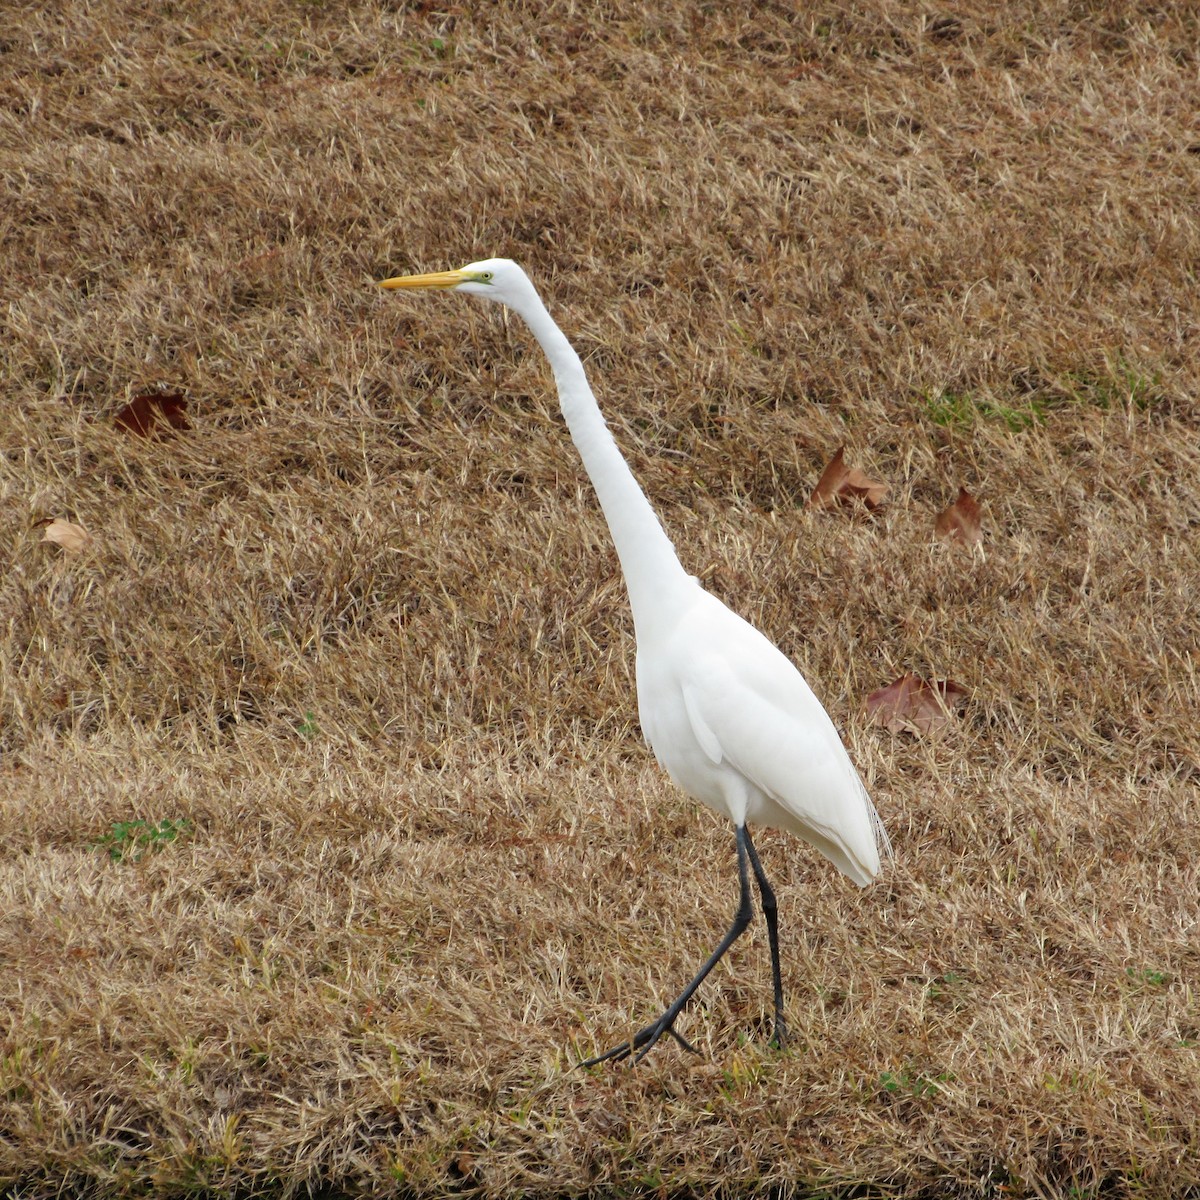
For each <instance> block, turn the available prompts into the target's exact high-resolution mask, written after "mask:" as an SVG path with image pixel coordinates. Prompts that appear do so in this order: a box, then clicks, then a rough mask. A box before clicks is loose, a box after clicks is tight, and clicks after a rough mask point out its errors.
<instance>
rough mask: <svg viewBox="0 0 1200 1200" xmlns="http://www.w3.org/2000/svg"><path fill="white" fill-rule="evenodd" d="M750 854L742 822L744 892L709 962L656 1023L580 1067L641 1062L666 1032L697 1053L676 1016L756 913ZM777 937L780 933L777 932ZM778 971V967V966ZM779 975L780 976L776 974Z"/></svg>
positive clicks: (739, 836)
mask: <svg viewBox="0 0 1200 1200" xmlns="http://www.w3.org/2000/svg"><path fill="white" fill-rule="evenodd" d="M748 857H752V858H753V861H754V862H755V863H757V861H758V856H757V855H755V854H754V848H753V846H751V845H750V835H749V834H748V833H747V832H746V827H745V826H744V825H739V826H738V828H737V861H738V881H739V884H740V886H741V894H740V896H739V898H738V909H737V913H736V914H735V915H734V918H733V924H732V925H730V926H729V931H728V932H727V933H726V934H725V936H724V937H723V938H722V939H721V944H720V945H719V946H718V947H717V948H716V949H715V950H714V951H713V952H712V954H711V955H710V956H709V958H708V961H707V962H706V963H705V964H704V966H702V967H701V968H700V970H699V971H698V972H697V973H696V977H695V978H694V979H693V980H692V981H691V983H689V984H688V985H687V987H685V988H684V989H683V991H682V992H680V993H679V996H678V998H677V999H676V1000H675V1002H674V1003H673V1004H672V1005H671V1006H670V1007H669V1008H668V1009H667V1010H666V1012H664V1013H663V1015H662V1016H661V1017H659V1018H658V1020H657V1021H655V1022H654V1024H653V1025H647V1026H646V1028H645V1029H639V1030H638V1032H637V1033H635V1034H634V1035H633V1037H632V1038H630V1039H629V1041H627V1042H622V1043H621V1044H620V1045H619V1046H614V1047H613V1048H612V1049H611V1050H608V1051H606V1052H605V1053H604V1054H598V1055H596V1057H595V1058H589V1059H587V1060H586V1061H585V1062H581V1063H580V1064H579V1065H580V1066H581V1067H594V1066H595V1065H596V1064H597V1063H602V1062H607V1061H608V1060H609V1059H610V1058H611V1059H615V1060H616V1061H617V1062H620V1061H621V1060H622V1059H625V1058H628V1057H629V1056H630V1055H633V1061H634V1062H641V1060H642V1059H643V1058H645V1057H646V1055H647V1054H649V1053H650V1051H651V1050H652V1049H653V1048H654V1045H655V1043H656V1042H657V1041H658V1039H659V1038H660V1037H662V1035H663V1034H664V1033H669V1034H670V1035H671V1036H672V1037H673V1038H674V1039H675V1040H676V1041H677V1042H678V1043H679V1044H680V1045H681V1046H683V1047H684V1049H686V1050H691V1051H692V1052H693V1053H695V1047H693V1046H692V1045H690V1044H689V1043H688V1042H687V1041H686V1040H685V1039H684V1038H682V1037H681V1036H680V1035H679V1034H678V1033H676V1032H675V1018H676V1017H678V1016H679V1014H680V1013H681V1012H682V1011H683V1006H684V1005H685V1004H687V1002H688V1001H689V1000H690V999H691V998H692V995H693V993H694V992H695V991H696V989H697V988H698V987H699V986H700V985H701V984H702V983H703V982H704V980H705V977H706V976H707V975H708V973H709V971H711V970H712V969H713V967H715V966H716V965H717V963H719V962H720V961H721V957H722V956H723V955H724V953H725V951H726V950H728V949H729V947H730V946H732V945H733V943H734V942H736V941H737V939H738V938H739V937H741V935H742V934H743V933H744V932H745V930H746V926H747V925H749V924H750V918H751V917H752V916H753V909H752V908H751V907H750V876H749V872H748V871H747V870H746V861H747V858H748ZM761 872H762V867H761V866H756V868H755V875H756V876H757V878H758V880H759V889H760V890H763V885H764V884H765V882H766V881H765V879H763V877H762V875H761ZM768 894H770V888H769V887H768V888H766V889H765V891H763V905H764V911H765V906H766V896H767V895H768ZM774 902H775V897H774V896H771V903H772V905H773V904H774ZM773 928H774V927H773V925H768V929H769V930H772V929H773ZM774 936H775V938H776V939H777V935H774ZM775 944H776V943H775V941H774V940H773V941H772V946H773V947H774V946H775ZM775 954H776V962H778V957H777V956H778V950H777V949H776V950H775ZM776 971H778V967H776ZM776 977H777V978H778V975H777V976H776ZM777 994H778V995H779V997H780V999H779V1006H780V1007H782V1003H783V1001H782V991H781V990H780V991H779V992H778V993H777Z"/></svg>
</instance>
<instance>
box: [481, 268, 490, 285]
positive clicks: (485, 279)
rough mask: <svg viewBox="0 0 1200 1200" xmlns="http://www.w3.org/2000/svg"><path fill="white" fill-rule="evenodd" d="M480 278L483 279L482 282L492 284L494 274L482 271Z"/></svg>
mask: <svg viewBox="0 0 1200 1200" xmlns="http://www.w3.org/2000/svg"><path fill="white" fill-rule="evenodd" d="M479 278H480V279H481V280H482V281H483V282H484V283H491V282H492V273H491V271H481V272H480V275H479Z"/></svg>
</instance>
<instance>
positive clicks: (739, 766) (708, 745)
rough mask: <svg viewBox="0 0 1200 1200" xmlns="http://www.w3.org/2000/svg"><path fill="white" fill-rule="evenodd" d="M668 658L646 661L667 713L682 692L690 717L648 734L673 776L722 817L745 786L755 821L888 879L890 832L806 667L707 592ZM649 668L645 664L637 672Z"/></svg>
mask: <svg viewBox="0 0 1200 1200" xmlns="http://www.w3.org/2000/svg"><path fill="white" fill-rule="evenodd" d="M661 649H662V651H663V653H662V654H661V655H651V656H649V657H651V658H654V659H657V660H658V661H657V662H654V663H653V664H650V663H647V664H646V665H647V667H649V669H650V671H651V675H652V677H653V676H657V679H658V684H659V687H658V689H657V691H658V696H657V700H658V704H657V707H660V708H661V705H662V700H663V698H664V697H663V695H662V693H663V691H668V692H674V708H675V710H676V712H677V713H679V716H680V717H683V718H685V720H684V721H680V720H679V719H678V718H677V719H676V720H675V721H673V722H671V724H670V726H669V727H663V726H660V727H659V729H658V731H657V732H658V733H659V736H658V737H657V738H656V737H655V736H654V735H653V734H652V732H651V730H649V729H648V730H647V735H648V736H649V737H650V741H651V745H652V746H653V748H654V751H655V754H656V755H657V756H658V758H659V760H660V761H661V762H662V763H663V765H664V766H665V767H666V768H667V770H668V771H669V772H670V773H671V775H672V776H673V777H674V778H675V779H676V780H677V781H678V782H679V783H680V784H681V785H682V786H683V787H684V788H685V790H687V791H689V792H690V793H691V794H692V795H694V796H695V797H696V798H697V799H699V800H702V801H704V802H705V803H707V804H710V805H712V806H713V807H715V808H718V809H720V810H724V809H726V808H727V803H728V801H727V797H728V796H729V794H730V793H731V792H736V791H737V790H738V788H737V785H738V784H739V783H740V784H741V785H742V789H741V790H742V791H743V793H744V794H745V795H746V800H747V809H746V812H745V814H744V816H745V819H746V820H748V821H750V822H752V823H757V824H764V825H770V826H775V827H777V828H782V829H786V830H788V831H789V832H791V833H794V834H796V835H797V836H798V837H801V838H803V839H804V840H805V841H807V842H810V843H811V844H812V845H813V846H815V847H816V848H817V849H818V850H820V851H821V852H822V853H823V854H824V855H825V856H826V857H827V858H829V859H830V860H831V861H832V862H833V863H834V864H835V865H836V866H837V867H838V868H839V869H840V870H841V871H843V872H844V873H845V874H846V875H848V876H849V877H850V878H851V879H853V880H854V881H855V882H856V883H858V884H861V885H865V884H867V883H869V882H870V881H871V879H872V878H873V877H874V876H875V875H877V874H878V873H879V856H880V851H881V850H882V851H883V852H884V853H887V852H889V851H890V847H889V846H888V843H887V835H886V833H884V831H883V825H882V823H881V822H880V820H879V817H878V814H877V813H876V812H875V808H874V806H873V805H872V804H871V801H870V799H869V798H868V796H867V793H866V789H865V788H864V787H863V785H862V781H861V780H860V779H859V777H858V773H857V772H856V771H855V769H854V765H853V764H852V763H851V761H850V757H849V755H848V754H847V753H846V749H845V747H844V746H843V745H842V740H841V738H840V737H839V736H838V732H837V730H836V729H835V728H834V725H833V722H832V721H831V720H830V719H829V715H828V714H827V713H826V711H825V709H824V708H823V707H822V706H821V702H820V701H819V700H818V699H817V698H816V696H814V695H813V693H812V690H811V689H810V688H809V686H808V684H807V683H806V682H805V680H804V677H803V676H802V675H801V674H800V672H799V671H798V670H797V669H796V667H795V666H794V665H793V664H792V663H791V662H790V661H789V660H788V659H787V658H786V657H785V656H784V655H783V654H782V653H781V652H780V651H779V650H778V649H777V648H776V647H775V646H773V645H772V644H771V643H770V642H769V641H768V640H767V639H766V638H765V637H764V636H763V635H762V634H761V633H759V632H758V630H756V629H755V628H754V627H753V626H752V625H750V624H748V623H747V622H746V621H743V620H742V618H741V617H739V616H737V615H736V614H735V613H733V612H731V611H730V610H729V609H728V608H726V607H725V605H723V604H722V603H721V602H720V601H719V600H717V599H716V598H715V597H713V596H711V595H709V594H707V593H704V592H701V593H700V595H699V596H698V597H697V602H696V604H694V605H693V606H691V607H690V608H689V611H688V612H687V613H686V614H684V617H683V619H682V620H681V621H680V622H679V624H678V625H677V626H676V627H675V629H674V630H673V632H672V635H671V636H670V637H669V638H668V639H667V640H666V644H665V645H664V646H663V647H662V648H661ZM643 657H646V656H643ZM642 669H643V667H642V663H641V662H639V675H640V674H641V672H642ZM676 689H677V690H676ZM645 707H646V706H643V711H645ZM680 710H682V711H681V712H680ZM688 734H690V738H689V737H688V736H686V735H688ZM697 750H699V752H700V753H699V754H697ZM701 756H702V761H701ZM727 772H734V773H735V774H736V776H737V778H735V779H730V778H729V777H728V776H725V775H724V773H727ZM723 776H724V777H723ZM730 815H731V816H733V817H734V819H735V820H737V819H738V814H736V813H731V814H730Z"/></svg>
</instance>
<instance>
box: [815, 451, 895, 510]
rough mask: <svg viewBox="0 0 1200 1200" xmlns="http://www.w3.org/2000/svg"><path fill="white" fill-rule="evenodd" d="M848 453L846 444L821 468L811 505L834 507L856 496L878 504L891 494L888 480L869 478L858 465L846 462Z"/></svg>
mask: <svg viewBox="0 0 1200 1200" xmlns="http://www.w3.org/2000/svg"><path fill="white" fill-rule="evenodd" d="M845 454H846V447H845V446H842V447H841V449H839V450H838V452H837V453H836V454H835V455H834V456H833V458H831V459H830V460H829V465H828V466H827V467H826V468H825V470H824V471H822V472H821V478H820V479H818V480H817V486H816V487H815V488H813V492H812V495H811V496H810V497H809V498H808V503H809V506H810V507H811V508H833V507H834V506H835V505H838V504H848V503H849V502H850V501H852V500H861V501H862V502H863V504H865V505H866V506H867V508H878V507H879V505H880V503H881V502H882V500H883V498H884V496H886V495H887V491H888V485H887V484H886V483H880V482H879V480H877V479H870V478H868V477H867V476H866V475H864V474H863V473H862V471H860V470H859V469H858V468H857V467H848V466H846V463H845Z"/></svg>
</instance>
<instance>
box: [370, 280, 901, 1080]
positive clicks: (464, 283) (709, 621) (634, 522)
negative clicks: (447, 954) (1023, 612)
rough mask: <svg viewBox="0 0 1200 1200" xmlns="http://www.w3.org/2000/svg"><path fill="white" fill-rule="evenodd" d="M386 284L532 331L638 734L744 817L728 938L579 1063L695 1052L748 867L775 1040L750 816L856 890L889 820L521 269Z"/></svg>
mask: <svg viewBox="0 0 1200 1200" xmlns="http://www.w3.org/2000/svg"><path fill="white" fill-rule="evenodd" d="M381 286H382V287H385V288H435V289H441V290H448V291H455V292H466V293H468V294H469V295H472V296H483V297H484V298H485V299H487V300H494V301H496V302H498V303H500V304H504V305H507V306H508V307H509V308H510V309H512V310H513V312H515V313H517V314H518V315H519V316H520V317H522V318H523V319H524V321H525V323H526V324H527V325H528V326H529V328H530V330H531V331H532V333H533V336H534V337H535V338H537V340H538V342H539V344H540V345H541V347H542V349H543V350H544V351H545V352H546V356H547V358H549V360H550V365H551V367H552V368H553V371H554V379H555V382H556V383H557V385H558V398H559V403H560V405H561V407H562V413H563V417H564V418H565V419H566V422H567V428H568V429H569V430H570V432H571V437H572V438H573V439H574V441H575V445H576V447H577V448H578V450H579V453H580V455H581V457H582V458H583V465H584V467H585V468H586V470H587V473H588V475H589V477H590V478H591V481H592V485H593V487H594V488H595V489H596V495H597V497H598V498H599V500H600V507H601V508H602V509H603V510H604V516H605V519H606V520H607V521H608V528H609V530H610V532H611V533H612V539H613V542H614V543H615V544H616V549H617V557H618V558H619V559H620V561H621V570H622V571H623V573H624V575H625V585H626V588H627V589H628V592H629V603H630V607H631V608H632V609H633V624H634V631H635V634H636V637H637V696H638V713H639V716H640V718H641V723H642V732H643V733H644V734H645V737H646V740H647V741H648V742H649V743H650V747H651V749H652V750H653V751H654V755H655V757H656V758H657V759H658V761H659V763H660V764H661V766H662V767H663V768H664V769H665V770H666V772H667V774H668V775H670V777H671V779H672V780H673V781H674V782H675V783H676V784H677V785H678V786H679V787H681V788H682V789H683V790H684V791H685V792H687V793H688V795H690V796H692V797H693V798H695V799H696V800H699V801H700V802H701V803H703V804H707V805H708V806H709V807H710V808H712V809H715V810H716V811H717V812H719V813H724V814H725V816H727V817H729V818H730V819H731V820H732V821H733V824H734V826H735V830H736V838H737V868H738V881H739V885H740V889H741V890H740V893H739V899H738V907H737V913H736V914H735V916H734V918H733V924H732V925H730V927H729V930H728V932H727V933H726V934H725V936H724V937H723V938H722V939H721V942H720V944H719V945H718V946H717V948H716V949H715V950H714V951H713V953H712V955H711V956H710V957H709V959H708V961H707V962H705V964H704V965H703V966H702V967H701V968H700V970H699V971H698V972H697V973H696V976H695V978H693V979H692V981H691V982H690V983H689V984H688V985H687V987H685V988H684V989H683V991H682V992H680V994H679V996H678V997H677V998H676V1000H675V1001H674V1002H673V1003H672V1004H671V1005H670V1006H669V1007H668V1008H667V1009H666V1011H665V1012H663V1014H662V1015H661V1016H660V1017H659V1018H658V1019H657V1020H656V1021H654V1022H652V1023H651V1024H649V1025H647V1026H646V1027H645V1028H644V1029H641V1030H639V1031H638V1032H637V1033H635V1034H634V1035H633V1037H632V1038H630V1039H629V1040H628V1041H626V1042H622V1043H621V1044H620V1045H618V1046H614V1047H613V1048H612V1049H611V1050H609V1051H607V1052H606V1053H604V1054H599V1055H597V1056H596V1057H595V1058H591V1059H588V1060H587V1061H586V1062H584V1063H581V1064H580V1065H581V1066H593V1065H595V1064H596V1063H600V1062H604V1061H605V1060H606V1059H616V1060H621V1059H624V1058H627V1057H629V1056H630V1055H632V1056H634V1061H635V1062H636V1061H639V1060H640V1059H642V1058H644V1057H645V1055H646V1054H647V1053H649V1051H650V1050H651V1049H652V1047H653V1046H654V1045H655V1043H656V1042H658V1040H659V1039H660V1038H661V1037H662V1035H663V1034H664V1033H668V1034H670V1035H671V1036H672V1037H673V1038H674V1039H675V1040H676V1041H677V1042H679V1043H680V1045H682V1046H684V1047H685V1048H686V1049H688V1050H694V1047H693V1046H691V1044H690V1043H689V1042H687V1041H686V1039H684V1038H683V1037H682V1035H681V1034H679V1033H678V1032H676V1030H675V1020H676V1018H677V1017H678V1016H679V1014H680V1012H681V1011H682V1010H683V1007H684V1005H685V1004H687V1002H688V1001H689V1000H690V999H691V997H692V994H693V993H694V992H695V991H696V989H697V988H698V987H699V986H700V984H701V983H702V982H703V981H704V978H705V976H707V975H708V973H709V972H710V971H711V970H712V969H713V967H714V966H716V964H717V963H718V962H719V961H720V959H721V956H722V955H723V954H724V953H725V951H726V950H728V949H729V947H730V946H731V945H732V944H733V942H734V941H735V940H736V939H737V938H738V937H739V936H740V934H741V933H742V932H743V931H744V930H745V928H746V927H747V925H749V924H750V920H751V917H752V915H753V912H752V909H751V903H750V882H749V870H753V872H754V877H755V879H756V880H757V881H758V890H759V895H760V897H761V900H762V910H763V916H764V917H765V918H766V922H767V938H768V940H769V942H770V947H771V978H772V982H773V985H774V989H775V1027H774V1032H773V1035H772V1042H773V1043H774V1044H775V1045H777V1046H782V1045H783V1044H784V1042H785V1039H786V1037H787V1027H786V1025H785V1024H784V1020H783V983H782V978H781V972H780V965H779V924H778V912H777V906H776V902H775V893H774V892H772V890H771V885H770V884H769V883H768V882H767V877H766V875H765V874H764V872H763V868H762V864H761V863H760V862H759V859H758V854H757V853H756V852H755V849H754V843H753V842H752V841H751V840H750V834H749V832H748V831H747V829H746V823H747V822H753V823H755V824H759V825H769V826H773V827H774V828H777V829H786V830H788V831H789V832H791V833H794V834H796V835H797V836H798V837H800V838H803V839H804V840H805V841H806V842H809V843H810V844H811V845H813V846H815V847H816V848H817V849H818V850H819V851H820V852H821V853H822V854H824V855H825V857H826V858H828V859H830V860H831V861H832V862H833V864H834V865H835V866H836V867H838V868H839V870H841V871H842V872H843V873H844V874H846V875H848V876H849V877H850V878H851V879H853V880H854V882H855V883H857V884H859V885H860V886H866V884H868V883H869V882H870V881H871V880H872V879H873V878H874V877H875V876H876V875H877V874H878V873H879V865H880V853H881V852H883V853H884V854H888V853H890V846H889V844H888V839H887V834H886V832H885V831H884V828H883V824H882V822H881V821H880V819H879V816H878V814H877V813H876V811H875V808H874V806H873V805H872V804H871V801H870V799H869V798H868V796H867V793H866V789H865V788H864V787H863V785H862V781H861V780H860V779H859V777H858V774H857V772H856V771H855V769H854V766H853V765H852V764H851V762H850V758H849V755H847V753H846V749H845V747H844V746H843V745H842V740H841V738H840V737H839V736H838V733H837V730H836V729H835V728H834V726H833V722H832V721H831V720H830V719H829V715H828V714H827V713H826V712H825V709H824V708H822V707H821V702H820V701H819V700H818V699H817V698H816V696H814V695H813V693H812V691H811V689H810V688H809V686H808V684H807V683H806V682H805V681H804V677H803V676H802V675H801V674H800V672H799V671H798V670H797V669H796V668H795V666H793V664H792V663H791V662H790V661H789V660H788V659H787V658H786V657H785V656H784V655H783V654H782V653H781V652H780V651H779V650H778V649H776V648H775V646H773V645H772V644H771V643H770V642H769V641H768V640H767V639H766V638H765V637H764V636H763V635H762V634H761V633H759V631H758V630H757V629H755V628H754V627H753V626H752V625H750V624H749V623H747V622H746V621H744V620H743V619H742V618H741V617H739V616H738V615H737V614H736V613H734V612H732V611H730V609H728V608H726V607H725V605H724V604H722V603H721V601H720V600H718V599H717V598H716V597H715V596H712V595H710V594H709V593H708V592H706V591H705V590H704V588H702V587H701V586H700V583H699V581H698V580H697V579H696V578H695V577H694V576H692V575H689V574H688V573H687V572H686V571H685V570H684V569H683V566H682V565H681V564H680V562H679V558H678V557H677V555H676V553H675V547H674V546H673V545H672V544H671V542H670V539H669V538H668V537H667V535H666V533H665V532H664V531H663V527H662V525H660V524H659V521H658V518H657V516H655V513H654V510H653V508H651V507H650V502H649V501H648V500H647V499H646V496H645V494H644V493H643V492H642V490H641V488H640V487H638V485H637V481H636V480H635V479H634V477H633V474H632V472H631V471H630V470H629V465H628V464H627V463H626V462H625V459H624V458H623V457H622V456H621V452H620V451H619V450H618V449H617V445H616V443H615V442H614V441H613V438H612V434H611V433H610V432H609V429H608V426H607V424H606V423H605V421H604V417H603V416H602V415H601V413H600V408H599V406H598V405H597V404H596V398H595V396H594V395H593V394H592V390H591V388H590V387H589V386H588V381H587V376H586V375H585V374H584V370H583V364H582V363H581V362H580V360H579V355H578V354H576V353H575V351H574V350H573V349H572V348H571V344H570V342H568V341H567V339H566V337H565V336H564V334H563V332H562V331H561V330H560V329H559V328H558V326H557V325H556V324H555V323H554V321H553V320H552V319H551V317H550V314H549V313H548V312H547V311H546V307H545V305H544V304H543V303H542V300H541V297H540V296H539V295H538V294H537V291H536V290H535V289H534V287H533V284H532V283H530V281H529V278H528V276H527V275H526V274H525V272H524V271H522V270H521V268H520V267H519V266H517V264H516V263H514V262H511V261H509V260H508V259H503V258H492V259H487V260H485V261H483V262H475V263H470V264H469V265H468V266H465V267H462V268H461V269H460V270H457V271H440V272H437V273H435V274H432V275H401V276H398V277H396V278H393V279H386V280H384V281H383V283H382V284H381Z"/></svg>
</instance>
